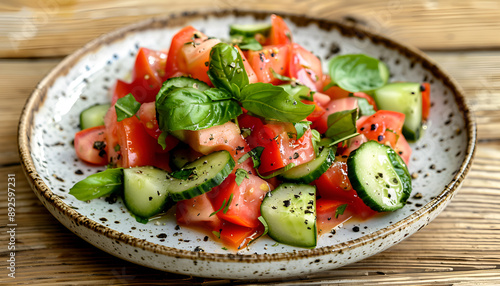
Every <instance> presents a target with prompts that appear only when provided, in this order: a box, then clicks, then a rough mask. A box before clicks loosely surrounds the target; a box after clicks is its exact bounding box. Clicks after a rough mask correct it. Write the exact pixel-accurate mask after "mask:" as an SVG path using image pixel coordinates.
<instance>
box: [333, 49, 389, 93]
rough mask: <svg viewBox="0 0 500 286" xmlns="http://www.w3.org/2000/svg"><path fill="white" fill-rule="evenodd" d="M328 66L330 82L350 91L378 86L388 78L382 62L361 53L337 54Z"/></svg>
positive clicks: (372, 88)
mask: <svg viewBox="0 0 500 286" xmlns="http://www.w3.org/2000/svg"><path fill="white" fill-rule="evenodd" d="M328 67H329V68H328V70H329V73H330V77H331V78H332V83H335V84H337V85H338V86H340V87H341V88H342V89H345V90H347V91H350V92H358V91H370V90H374V89H377V88H380V87H382V86H384V85H385V84H386V83H387V79H388V78H389V69H388V68H387V66H386V65H385V64H384V63H383V62H381V61H379V60H377V59H374V58H372V57H369V56H367V55H363V54H353V55H343V56H337V57H335V58H333V59H331V60H330V62H329V64H328Z"/></svg>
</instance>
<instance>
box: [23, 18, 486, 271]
mask: <svg viewBox="0 0 500 286" xmlns="http://www.w3.org/2000/svg"><path fill="white" fill-rule="evenodd" d="M270 14H272V12H270V11H266V10H240V9H223V10H220V9H217V10H204V11H194V12H181V13H176V14H171V15H166V16H161V17H153V18H149V19H146V20H143V21H140V22H137V23H133V24H131V25H127V26H125V27H122V28H119V29H116V30H114V31H111V32H109V33H106V34H104V35H101V36H99V37H97V38H96V39H94V40H92V41H90V42H89V43H87V44H85V45H84V46H83V47H81V48H79V49H78V50H76V51H75V52H73V53H72V54H70V55H68V56H66V57H65V58H64V59H63V60H62V61H61V62H60V63H59V64H57V66H56V67H54V68H53V69H52V70H51V71H50V72H49V73H48V74H47V75H46V76H45V77H44V78H43V79H42V80H41V81H40V82H39V83H38V84H37V86H36V87H35V89H34V90H33V92H32V93H31V95H30V96H29V98H28V99H27V101H26V104H25V105H24V107H23V110H22V113H21V116H20V120H19V125H18V136H17V137H18V151H19V156H20V161H21V166H22V169H23V171H24V173H25V175H26V178H27V179H28V182H29V185H30V187H31V189H32V190H33V191H34V192H35V194H36V195H37V196H38V197H39V199H40V200H42V197H43V198H44V199H45V201H47V202H48V203H50V204H51V205H52V206H53V207H54V208H55V209H56V210H57V211H59V212H60V213H61V214H63V215H64V216H66V217H68V218H69V219H70V220H71V221H73V222H75V223H76V224H77V225H79V226H83V227H85V228H87V229H88V230H90V231H94V232H97V234H99V235H103V236H106V237H108V238H110V239H113V240H116V241H119V242H120V243H125V244H128V245H130V246H132V247H137V248H141V249H143V250H144V251H149V252H153V253H155V254H162V255H167V256H173V257H175V258H188V259H194V260H208V261H217V262H221V261H222V262H252V263H256V262H269V261H283V260H288V259H293V258H295V259H298V258H301V257H307V258H311V257H318V256H322V255H324V254H327V253H333V252H342V251H344V250H346V249H351V250H352V249H353V248H357V247H360V246H362V245H365V244H368V243H370V242H372V241H375V240H378V239H381V238H384V237H386V236H388V235H390V234H391V233H394V232H397V231H400V230H401V229H403V228H404V226H406V225H408V224H411V223H412V222H415V221H418V220H419V219H420V218H421V217H422V216H424V215H425V214H428V213H429V214H430V213H431V212H432V210H434V209H436V208H438V207H439V206H440V205H441V204H443V203H447V202H448V201H449V200H451V198H452V197H453V196H454V194H455V193H456V191H457V190H458V188H459V187H460V186H461V183H462V182H463V180H464V178H465V176H466V175H467V173H468V171H469V170H470V168H471V165H472V160H473V158H474V154H475V150H476V144H477V127H476V121H475V117H474V114H473V112H472V110H471V109H470V107H469V106H468V104H467V99H466V98H465V96H464V91H463V89H462V88H461V87H460V86H459V85H458V83H457V82H456V81H455V79H453V78H452V77H451V76H450V75H448V74H447V73H446V72H445V71H444V70H443V69H442V68H441V67H440V66H439V65H438V64H437V63H435V62H434V60H432V59H431V58H429V57H428V56H427V55H425V54H424V53H423V52H421V51H420V50H418V49H417V48H415V47H412V46H408V45H403V44H402V43H400V42H398V41H396V40H393V39H391V38H389V37H387V36H385V35H383V34H380V33H377V32H374V31H372V30H371V29H369V28H367V27H363V26H358V25H357V24H355V23H352V22H341V21H336V20H331V19H325V18H317V17H309V16H306V15H300V14H295V13H289V12H279V15H280V16H282V17H283V18H285V19H287V20H288V21H292V22H294V23H295V24H297V25H298V26H306V25H308V24H310V23H317V24H318V26H319V28H321V29H324V30H328V31H331V30H332V29H336V30H338V31H339V32H340V33H341V34H342V36H344V37H345V36H347V37H357V38H360V39H363V38H365V37H368V38H369V40H370V41H371V42H372V43H373V44H382V45H384V46H385V47H386V48H388V49H391V50H395V51H397V52H399V53H400V54H402V55H403V56H405V57H407V58H409V59H411V60H416V61H418V62H420V63H421V64H422V67H423V68H424V69H425V70H427V71H428V72H430V73H431V74H432V75H433V76H434V77H436V78H439V79H440V80H441V81H442V83H443V84H444V85H445V86H446V87H448V88H449V89H450V90H451V91H452V94H453V98H454V100H455V102H456V103H457V105H458V107H459V111H460V112H461V115H462V116H463V118H464V121H465V127H466V129H467V137H468V140H467V148H466V155H465V157H464V160H463V161H462V163H461V164H460V168H458V172H457V173H456V174H455V175H454V177H453V179H452V180H451V181H450V182H449V183H448V184H447V185H446V186H445V187H444V188H443V190H442V191H441V192H440V193H439V195H437V196H436V197H435V198H433V199H431V200H430V201H429V202H428V203H427V204H425V205H424V206H422V207H421V208H420V209H418V210H416V211H415V212H413V213H412V214H410V215H409V216H407V217H405V218H403V219H401V220H400V221H398V222H396V223H393V224H391V225H389V226H388V227H385V228H383V229H381V230H378V231H376V232H372V233H368V234H365V235H363V236H361V237H359V238H356V239H352V240H348V241H346V242H342V243H337V244H333V245H328V246H323V247H319V248H314V249H304V250H298V251H293V252H283V253H271V254H268V253H264V254H256V253H252V254H238V253H236V254H234V253H227V254H222V253H206V252H195V251H189V250H183V249H178V248H175V247H170V246H165V245H160V244H156V243H154V242H149V241H146V240H144V239H140V238H138V237H135V236H133V235H128V234H125V233H122V232H119V231H117V230H113V229H111V228H108V227H106V226H104V225H102V224H100V223H98V222H96V221H94V220H91V219H90V218H88V217H86V216H84V215H83V214H80V213H79V212H78V211H76V210H74V209H72V208H71V207H70V206H69V205H67V204H66V203H65V202H64V201H62V199H60V198H59V197H58V196H56V195H55V194H54V193H52V191H51V190H50V188H49V187H48V186H47V185H46V184H45V183H44V181H43V179H42V178H41V177H40V175H39V174H38V172H37V171H36V168H35V166H34V163H33V159H32V157H31V155H30V150H29V149H30V148H29V143H30V134H31V131H32V128H33V119H34V114H35V113H36V111H37V110H38V106H40V105H41V104H43V101H44V100H45V98H46V96H47V91H48V88H49V87H50V86H51V85H52V84H53V83H54V82H55V80H56V79H57V78H58V77H60V76H61V75H65V74H66V73H67V72H68V71H69V70H70V69H71V68H72V67H73V65H74V64H76V63H77V62H78V60H79V59H80V58H82V57H83V56H85V55H87V54H89V53H91V52H92V51H93V50H95V49H98V48H99V47H100V46H101V45H103V44H106V43H112V42H116V41H119V40H120V39H124V38H125V37H126V36H127V35H128V34H129V33H135V32H140V31H145V30H151V29H161V28H163V27H168V26H172V25H174V26H177V25H182V24H186V23H188V22H190V21H192V20H194V19H199V18H200V17H209V16H215V17H221V16H228V15H233V16H236V17H240V16H254V17H255V18H256V19H261V18H262V19H264V18H266V17H268V16H269V15H270ZM42 202H43V201H42ZM46 207H47V206H46ZM425 225H427V223H425V224H424V226H425ZM421 228H422V227H421ZM419 230H420V229H419Z"/></svg>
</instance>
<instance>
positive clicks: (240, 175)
mask: <svg viewBox="0 0 500 286" xmlns="http://www.w3.org/2000/svg"><path fill="white" fill-rule="evenodd" d="M234 174H235V175H236V178H235V179H234V181H235V182H236V184H237V185H238V186H240V185H241V183H243V180H244V179H249V178H250V177H249V176H248V172H247V170H245V169H241V168H238V169H237V170H236V172H235V173H234Z"/></svg>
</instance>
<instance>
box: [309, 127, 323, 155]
mask: <svg viewBox="0 0 500 286" xmlns="http://www.w3.org/2000/svg"><path fill="white" fill-rule="evenodd" d="M311 132H312V138H311V143H312V145H313V148H314V153H316V156H318V155H319V146H320V145H319V143H320V142H321V134H320V133H319V132H318V130H316V129H312V130H311Z"/></svg>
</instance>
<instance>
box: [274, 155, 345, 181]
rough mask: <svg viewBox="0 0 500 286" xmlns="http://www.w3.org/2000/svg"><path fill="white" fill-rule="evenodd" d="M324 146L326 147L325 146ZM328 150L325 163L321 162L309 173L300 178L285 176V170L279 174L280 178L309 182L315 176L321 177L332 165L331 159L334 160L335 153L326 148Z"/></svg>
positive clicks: (315, 177)
mask: <svg viewBox="0 0 500 286" xmlns="http://www.w3.org/2000/svg"><path fill="white" fill-rule="evenodd" d="M325 148H328V147H325ZM328 150H329V152H328V155H327V158H326V164H321V165H320V166H319V167H318V168H317V169H316V170H313V171H311V172H310V173H309V174H307V175H305V176H302V177H300V178H291V177H287V172H285V173H283V174H281V175H280V176H279V177H280V179H283V180H285V181H288V182H292V183H297V184H309V183H311V182H313V181H314V180H316V179H317V178H319V177H321V175H323V174H324V173H325V172H326V171H327V170H328V169H329V168H330V167H331V166H332V164H333V161H335V153H334V152H333V150H332V149H330V148H328ZM316 159H317V158H316ZM316 159H314V160H316ZM308 163H309V162H308ZM305 164H307V163H305ZM305 164H302V165H305ZM302 165H299V166H297V167H295V168H299V167H300V166H302ZM291 170H293V169H291ZM291 170H289V171H291Z"/></svg>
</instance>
